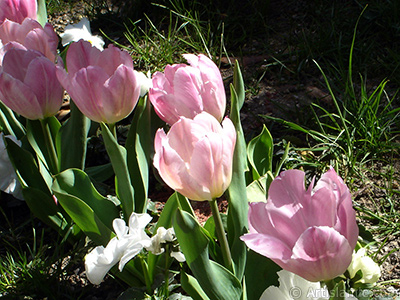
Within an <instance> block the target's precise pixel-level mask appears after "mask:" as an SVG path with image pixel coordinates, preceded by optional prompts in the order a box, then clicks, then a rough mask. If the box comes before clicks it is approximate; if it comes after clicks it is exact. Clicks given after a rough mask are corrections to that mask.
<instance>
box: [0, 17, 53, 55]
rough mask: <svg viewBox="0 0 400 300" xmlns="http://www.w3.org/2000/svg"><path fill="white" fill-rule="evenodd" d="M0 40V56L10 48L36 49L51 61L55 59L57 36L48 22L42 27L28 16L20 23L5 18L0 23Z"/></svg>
mask: <svg viewBox="0 0 400 300" xmlns="http://www.w3.org/2000/svg"><path fill="white" fill-rule="evenodd" d="M0 40H1V43H2V44H3V45H4V49H2V51H1V50H0V56H1V57H2V56H4V53H5V51H6V50H9V49H11V48H26V49H32V50H37V51H39V52H41V53H43V54H44V55H45V56H46V57H47V58H48V59H50V60H51V61H55V59H56V56H57V46H58V37H57V34H56V33H55V32H54V28H53V26H52V25H51V24H50V23H47V24H46V25H45V26H44V28H43V27H42V25H40V24H39V22H37V21H36V20H33V19H30V18H26V19H25V20H24V21H23V22H22V23H21V24H20V23H17V22H13V21H10V20H5V21H4V23H3V24H1V25H0ZM1 52H3V53H1Z"/></svg>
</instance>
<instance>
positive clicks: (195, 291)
mask: <svg viewBox="0 0 400 300" xmlns="http://www.w3.org/2000/svg"><path fill="white" fill-rule="evenodd" d="M181 284H182V287H183V289H184V290H185V291H186V293H188V294H189V295H190V296H191V297H192V298H193V299H194V300H210V298H208V296H207V295H206V293H205V292H204V291H203V289H202V288H201V286H200V284H199V282H198V281H197V279H196V278H194V277H193V276H191V275H189V274H187V273H185V272H184V271H181Z"/></svg>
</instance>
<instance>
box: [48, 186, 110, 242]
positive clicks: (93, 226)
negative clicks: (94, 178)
mask: <svg viewBox="0 0 400 300" xmlns="http://www.w3.org/2000/svg"><path fill="white" fill-rule="evenodd" d="M54 194H55V195H56V196H57V199H58V201H59V203H60V204H61V205H62V207H63V208H64V209H65V211H66V212H67V213H68V215H69V216H70V217H71V218H72V220H73V221H74V222H75V223H76V225H78V226H79V228H80V229H81V230H82V231H83V232H84V233H85V234H86V235H87V236H88V237H89V238H90V239H91V240H93V241H94V242H95V243H97V244H100V245H103V246H106V245H107V243H108V242H109V241H110V239H111V237H112V236H113V234H114V233H113V232H112V231H111V229H110V228H109V227H108V226H106V225H105V224H104V223H103V222H102V221H101V220H100V218H99V217H98V216H97V215H96V213H95V212H94V211H93V209H92V208H91V207H90V206H89V205H87V204H86V203H85V202H84V201H82V200H81V199H79V198H77V197H74V196H72V195H68V194H63V193H59V192H58V191H57V188H55V190H54Z"/></svg>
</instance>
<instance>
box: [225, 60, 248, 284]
mask: <svg viewBox="0 0 400 300" xmlns="http://www.w3.org/2000/svg"><path fill="white" fill-rule="evenodd" d="M233 82H234V86H231V113H230V119H231V120H232V122H233V124H234V125H235V128H236V135H237V137H236V146H235V151H234V154H233V167H232V181H231V184H230V186H229V188H228V190H227V194H228V199H229V210H228V241H229V244H230V246H231V254H232V260H233V262H234V268H235V275H236V276H237V278H238V279H239V280H240V281H241V280H242V277H243V273H244V268H245V264H246V253H247V249H246V245H245V244H244V243H243V242H242V241H241V240H240V236H242V235H243V234H245V233H246V232H247V212H248V203H247V193H246V178H245V172H246V169H247V160H246V141H245V139H244V135H243V130H242V125H241V123H240V109H241V107H242V105H243V102H244V83H243V78H242V75H241V72H240V68H239V65H238V63H236V65H235V69H234V76H233Z"/></svg>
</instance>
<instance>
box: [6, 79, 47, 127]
mask: <svg viewBox="0 0 400 300" xmlns="http://www.w3.org/2000/svg"><path fill="white" fill-rule="evenodd" d="M0 100H1V101H2V102H3V103H4V104H5V105H7V106H8V107H9V108H11V109H12V110H13V111H15V112H17V113H18V114H20V115H22V116H24V117H25V118H27V119H31V120H35V119H38V118H40V117H42V110H41V107H40V105H39V103H38V100H37V98H36V96H35V95H34V94H33V93H32V91H31V90H30V89H29V87H28V86H26V85H25V84H24V83H23V82H21V81H19V80H16V79H15V78H13V77H11V76H10V75H8V74H7V73H1V74H0Z"/></svg>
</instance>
